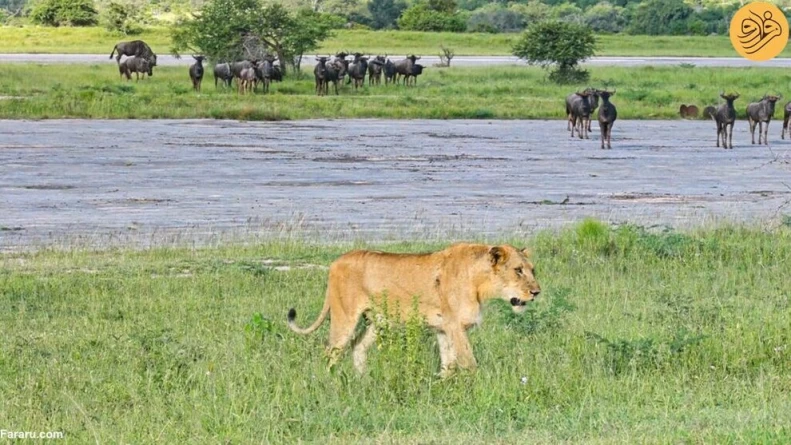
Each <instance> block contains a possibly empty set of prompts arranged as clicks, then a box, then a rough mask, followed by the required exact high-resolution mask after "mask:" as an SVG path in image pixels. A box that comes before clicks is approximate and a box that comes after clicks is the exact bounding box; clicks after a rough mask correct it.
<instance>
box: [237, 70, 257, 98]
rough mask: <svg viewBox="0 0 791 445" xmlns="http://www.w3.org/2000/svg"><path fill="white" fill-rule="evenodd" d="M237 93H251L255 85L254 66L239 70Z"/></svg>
mask: <svg viewBox="0 0 791 445" xmlns="http://www.w3.org/2000/svg"><path fill="white" fill-rule="evenodd" d="M238 78H239V94H245V93H251V92H252V91H253V88H254V87H255V81H256V77H255V68H254V67H252V66H251V67H248V68H242V71H241V72H239V76H238Z"/></svg>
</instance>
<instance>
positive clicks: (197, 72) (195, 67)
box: [190, 56, 204, 91]
mask: <svg viewBox="0 0 791 445" xmlns="http://www.w3.org/2000/svg"><path fill="white" fill-rule="evenodd" d="M192 58H193V59H195V63H193V64H192V66H190V79H192V88H193V89H194V90H195V91H200V84H201V82H203V60H204V57H203V56H192Z"/></svg>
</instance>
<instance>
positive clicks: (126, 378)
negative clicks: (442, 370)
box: [0, 222, 791, 443]
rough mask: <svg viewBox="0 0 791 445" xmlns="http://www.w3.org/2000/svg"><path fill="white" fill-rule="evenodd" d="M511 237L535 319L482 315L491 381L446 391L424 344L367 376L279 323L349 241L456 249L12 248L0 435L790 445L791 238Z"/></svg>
mask: <svg viewBox="0 0 791 445" xmlns="http://www.w3.org/2000/svg"><path fill="white" fill-rule="evenodd" d="M450 241H451V240H448V242H450ZM490 241H491V240H490ZM505 241H507V242H510V243H513V244H516V245H520V246H521V245H527V246H530V247H531V248H532V249H533V250H534V255H535V262H536V264H537V274H538V278H539V280H540V282H541V284H542V287H543V289H544V292H543V293H542V295H541V296H540V298H539V299H538V301H537V302H536V303H534V304H533V305H531V306H530V308H529V311H528V313H526V314H524V315H522V316H515V315H513V314H511V310H510V308H509V307H508V306H507V305H506V304H500V303H499V302H492V303H489V304H487V305H486V306H485V307H484V321H483V324H482V326H481V327H479V328H476V329H475V330H473V331H472V333H471V341H472V343H473V347H474V350H475V355H476V357H477V358H478V362H479V366H480V368H479V370H478V371H477V372H475V373H460V374H459V375H457V376H456V377H454V378H451V379H449V380H447V381H440V380H438V379H437V378H436V377H434V373H436V372H437V371H438V366H439V365H438V359H437V350H436V348H437V346H436V341H435V340H434V338H433V336H432V335H431V334H430V333H428V332H420V331H414V330H412V331H407V332H404V331H399V332H400V334H399V333H398V332H396V333H394V335H396V336H397V335H405V336H407V337H408V338H411V339H412V340H415V339H417V340H419V344H420V346H419V347H417V348H412V349H409V350H408V352H404V351H402V350H400V349H398V348H394V347H393V346H392V345H394V344H398V341H399V340H398V338H397V337H389V338H388V340H387V342H385V343H383V344H381V345H380V348H375V350H373V351H372V353H371V358H370V368H371V369H370V372H369V373H368V375H366V376H364V377H362V378H359V377H357V376H356V375H355V374H354V372H353V370H352V366H351V359H350V357H348V356H347V357H346V358H345V359H344V360H343V361H342V362H341V364H340V367H339V369H337V370H336V372H334V373H329V372H327V371H326V369H325V363H326V362H325V360H324V357H323V348H324V345H325V342H326V339H327V327H326V325H325V326H324V327H322V328H321V329H320V330H319V331H318V332H317V333H315V334H314V335H311V336H308V337H300V336H297V335H295V334H293V333H291V332H290V331H288V330H287V328H286V326H285V314H286V311H287V310H288V308H290V307H292V306H293V307H296V308H297V310H298V311H299V314H300V321H301V322H302V323H305V322H307V321H308V320H311V319H312V318H313V317H315V316H316V314H317V313H318V312H319V309H320V308H321V305H322V300H323V295H324V286H325V282H326V275H327V272H326V269H324V268H323V267H322V266H327V265H328V264H329V263H330V262H331V261H332V260H333V259H334V258H336V257H337V256H338V255H340V254H341V253H343V252H344V251H346V250H347V249H351V248H353V247H377V248H384V249H386V250H394V251H409V252H414V251H424V250H432V249H436V248H440V247H442V246H443V245H445V243H430V244H429V243H425V242H405V243H399V244H390V245H378V246H376V245H369V244H366V243H363V242H360V243H355V244H334V245H317V244H307V243H301V242H276V241H273V242H265V243H262V244H258V245H252V246H247V247H242V246H226V247H221V248H205V249H197V250H192V249H182V248H157V249H151V250H145V251H133V250H125V249H114V250H109V251H83V250H72V251H57V252H56V251H42V252H38V253H30V254H6V255H1V256H0V348H2V350H3V351H4V353H3V354H2V355H0V400H2V402H1V403H0V418H2V419H3V422H4V424H3V427H4V428H6V429H9V430H22V431H39V430H55V431H64V432H65V434H66V438H67V440H69V441H70V443H86V442H90V443H93V442H95V441H98V442H99V443H105V442H124V443H127V442H134V443H140V442H145V443H149V442H163V443H188V442H191V443H248V442H250V441H251V438H254V439H253V440H252V441H253V442H256V443H258V442H264V443H287V442H294V441H297V440H307V441H320V442H322V443H323V442H332V443H349V442H358V441H373V442H382V441H385V442H398V443H418V442H419V443H426V442H431V443H458V442H459V441H467V442H475V443H480V442H486V443H491V442H493V441H504V442H508V443H535V442H543V443H558V442H561V441H569V442H586V443H591V442H593V443H678V442H691V443H736V442H742V443H743V442H750V443H788V442H789V440H791V436H789V434H791V420H789V416H788V412H789V410H790V409H791V402H789V399H788V397H787V394H788V392H789V390H791V380H790V379H789V375H791V355H790V354H791V331H789V325H791V306H790V305H789V295H791V281H789V280H788V279H787V277H788V273H787V272H788V264H789V263H790V262H791V231H789V229H788V228H779V229H773V230H768V231H767V230H759V229H743V228H728V227H722V228H714V229H706V230H700V231H694V232H688V233H679V232H647V231H645V230H642V229H638V228H634V227H626V228H620V229H615V228H611V227H607V226H604V225H601V224H598V223H596V222H585V223H582V224H579V225H577V226H575V227H572V228H569V229H567V230H565V231H562V232H560V233H542V234H539V235H537V236H536V237H534V238H532V239H506V240H505ZM276 266H291V269H288V270H280V271H278V270H275V267H276ZM405 354H409V356H408V357H406V356H405ZM523 382H524V383H523Z"/></svg>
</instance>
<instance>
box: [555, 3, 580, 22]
mask: <svg viewBox="0 0 791 445" xmlns="http://www.w3.org/2000/svg"><path fill="white" fill-rule="evenodd" d="M550 17H551V18H553V19H555V20H559V21H561V22H569V23H577V24H579V23H582V9H580V7H579V6H577V5H574V4H571V3H561V4H559V5H557V6H555V7H553V8H552V9H551V10H550Z"/></svg>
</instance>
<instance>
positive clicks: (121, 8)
mask: <svg viewBox="0 0 791 445" xmlns="http://www.w3.org/2000/svg"><path fill="white" fill-rule="evenodd" d="M101 19H102V20H101V21H102V25H103V26H104V28H105V29H106V30H108V31H112V32H120V33H121V34H125V35H134V34H140V33H141V32H142V31H143V28H141V27H140V9H139V8H138V7H137V6H136V5H134V4H122V3H118V2H110V4H109V5H107V8H106V9H105V10H104V11H103V12H102V17H101Z"/></svg>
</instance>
